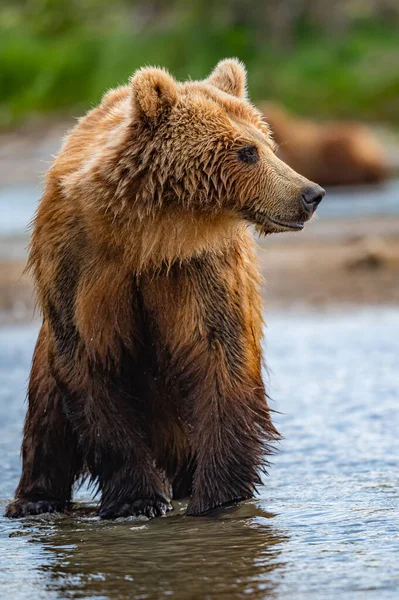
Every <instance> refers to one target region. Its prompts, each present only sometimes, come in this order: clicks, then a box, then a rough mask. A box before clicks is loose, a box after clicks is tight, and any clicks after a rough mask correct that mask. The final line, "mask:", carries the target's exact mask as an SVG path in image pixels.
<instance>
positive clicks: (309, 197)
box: [301, 183, 326, 213]
mask: <svg viewBox="0 0 399 600" xmlns="http://www.w3.org/2000/svg"><path fill="white" fill-rule="evenodd" d="M325 193H326V191H325V190H323V188H322V187H320V186H319V185H317V184H316V183H313V184H312V185H308V186H306V187H305V188H304V190H302V197H301V200H302V206H303V208H304V209H305V210H306V212H309V213H312V212H314V211H315V210H316V208H317V207H318V205H319V204H320V202H321V201H322V200H323V198H324V196H325Z"/></svg>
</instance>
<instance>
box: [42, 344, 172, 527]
mask: <svg viewBox="0 0 399 600" xmlns="http://www.w3.org/2000/svg"><path fill="white" fill-rule="evenodd" d="M79 344H80V345H79V349H78V351H77V352H76V353H75V356H74V360H73V361H69V360H68V361H66V360H65V359H63V358H61V357H56V359H55V360H54V363H53V373H54V376H55V377H56V379H57V382H58V385H59V388H60V389H61V390H62V394H63V403H64V409H65V413H66V414H67V416H68V419H69V421H70V423H71V425H72V428H73V430H74V432H75V434H76V437H77V438H78V440H79V447H80V450H81V452H82V455H83V460H84V464H85V467H86V469H87V470H88V472H89V474H90V478H91V480H92V481H93V482H94V483H97V484H98V487H99V491H100V493H101V502H100V507H99V516H100V517H101V518H103V519H116V518H118V517H128V516H141V515H143V516H146V517H157V516H161V515H164V514H165V513H166V512H167V511H168V510H171V508H172V507H171V504H170V501H169V497H168V496H169V490H168V482H165V481H164V480H163V477H162V475H161V473H160V472H159V471H158V470H157V468H156V466H155V463H154V457H153V455H152V453H151V450H150V448H149V446H148V443H147V439H146V435H145V432H144V430H143V427H142V417H141V410H142V409H141V405H140V401H139V399H138V398H137V395H136V393H135V380H136V378H137V365H136V364H135V362H134V361H132V360H131V359H130V358H129V357H125V358H124V359H123V360H124V361H126V362H125V364H119V365H118V367H115V366H114V365H112V364H111V365H102V364H101V363H100V361H97V362H96V364H93V363H92V359H91V357H90V356H88V355H87V354H86V351H85V347H84V346H83V344H81V343H80V342H79Z"/></svg>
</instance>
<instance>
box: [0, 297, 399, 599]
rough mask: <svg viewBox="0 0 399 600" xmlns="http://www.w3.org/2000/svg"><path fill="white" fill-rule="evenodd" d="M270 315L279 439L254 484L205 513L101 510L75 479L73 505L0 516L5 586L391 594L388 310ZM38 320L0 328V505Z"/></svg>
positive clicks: (394, 516)
mask: <svg viewBox="0 0 399 600" xmlns="http://www.w3.org/2000/svg"><path fill="white" fill-rule="evenodd" d="M268 320H269V327H268V331H267V357H268V363H269V367H270V373H269V375H268V376H267V377H268V380H269V391H270V393H271V396H272V398H273V403H272V407H273V409H275V410H276V411H278V412H276V414H275V416H274V419H275V422H276V423H277V425H278V428H279V430H280V431H281V433H282V434H283V435H284V440H283V441H282V442H281V444H280V452H279V454H277V455H276V456H275V457H274V459H273V465H272V467H271V469H270V474H269V477H268V478H267V479H266V481H265V485H264V487H262V488H261V489H260V495H259V497H258V498H256V499H254V500H252V501H248V502H244V503H242V504H240V505H239V506H237V507H232V508H226V509H221V510H219V511H217V512H216V513H215V514H213V515H212V516H207V517H203V518H193V517H191V518H189V517H185V516H184V515H183V509H184V504H181V505H180V504H176V505H175V510H174V511H173V512H172V513H170V514H169V515H168V516H166V517H163V518H160V519H156V520H152V521H145V520H122V521H120V522H111V523H110V522H101V521H99V520H98V519H97V518H96V517H95V516H92V515H91V514H90V511H89V510H86V508H87V507H88V506H89V503H90V495H89V493H88V491H87V490H80V492H78V494H77V496H76V498H77V499H78V501H79V504H78V507H79V508H78V509H77V512H76V515H74V516H73V517H71V516H60V517H54V516H51V517H49V516H48V517H44V516H42V517H35V518H30V519H25V520H20V521H10V520H7V519H5V518H4V517H2V516H1V517H0V597H1V598H7V599H8V598H10V599H11V598H12V599H13V600H25V599H32V598H34V599H35V600H40V599H46V600H47V599H52V598H56V599H61V598H65V599H66V598H80V599H82V598H97V599H101V600H108V599H109V600H121V599H128V598H129V599H144V598H150V599H157V598H164V597H165V598H166V597H171V598H178V599H190V598H193V599H196V598H198V599H201V598H204V599H213V598H221V599H226V600H227V599H234V598H247V597H249V598H254V599H263V598H275V599H281V600H283V599H284V600H287V599H304V600H305V599H306V600H307V599H309V598H315V599H319V598H327V599H328V598H340V599H342V600H346V599H350V598H367V600H371V599H373V600H374V599H376V600H377V599H384V598H387V599H388V598H389V599H392V600H393V599H396V598H398V597H399V489H398V473H399V470H398V466H399V464H398V463H399V443H398V425H399V418H398V395H399V393H398V388H399V362H398V356H399V310H397V309H389V308H375V309H374V308H373V309H368V310H365V311H362V312H359V311H356V312H354V311H353V310H352V312H328V313H307V314H301V315H298V314H287V315H280V316H279V315H269V319H268ZM36 333H37V325H36V324H32V325H30V326H28V327H23V328H16V327H13V328H8V329H6V328H3V329H1V330H0V499H1V503H0V504H1V506H0V512H1V514H3V512H4V508H5V505H6V502H7V501H8V500H9V499H10V498H11V497H12V494H13V491H14V488H15V486H16V484H17V481H18V477H19V473H20V460H19V446H20V441H21V427H22V422H23V417H24V412H25V406H24V393H25V385H26V378H27V376H28V371H29V363H30V359H31V353H32V347H33V344H34V340H35V335H36ZM91 506H93V505H92V504H91ZM85 507H86V508H85Z"/></svg>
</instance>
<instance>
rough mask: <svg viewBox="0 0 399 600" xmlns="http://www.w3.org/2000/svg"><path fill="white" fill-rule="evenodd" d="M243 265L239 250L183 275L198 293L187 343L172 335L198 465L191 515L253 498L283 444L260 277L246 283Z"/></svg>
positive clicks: (188, 310)
mask: <svg viewBox="0 0 399 600" xmlns="http://www.w3.org/2000/svg"><path fill="white" fill-rule="evenodd" d="M242 262H243V261H242V259H241V257H240V254H239V251H232V252H231V253H230V254H227V253H226V254H225V256H224V257H223V259H221V258H220V257H219V258H218V259H214V258H213V257H212V256H211V257H204V258H202V259H201V260H200V259H198V260H195V261H192V262H191V263H190V264H189V265H188V267H187V277H186V278H184V271H183V270H181V271H180V279H182V280H183V281H182V284H181V285H182V288H180V289H183V291H184V289H186V290H190V292H191V293H187V292H185V295H184V298H185V299H186V303H185V304H183V305H182V306H183V308H182V309H181V310H184V311H185V320H184V322H185V324H186V328H187V331H186V332H184V337H183V335H182V333H181V328H179V327H178V323H179V321H183V317H182V316H180V317H179V316H178V315H177V318H176V323H175V325H174V327H175V328H176V331H177V333H175V334H174V335H175V336H180V339H179V337H177V341H174V340H173V339H172V335H173V332H171V331H170V330H169V331H170V333H169V334H168V335H169V337H170V338H171V340H172V343H173V348H174V352H173V354H172V363H171V368H172V370H173V372H174V373H176V377H177V379H179V381H180V389H181V390H182V394H183V398H184V400H183V406H184V407H185V410H186V411H187V412H186V419H187V422H188V423H189V424H190V428H191V435H190V443H191V451H192V453H193V456H194V459H195V474H194V479H193V489H192V496H191V500H190V503H189V506H188V509H187V514H189V515H199V514H202V513H204V512H206V511H208V510H211V509H213V508H215V507H217V506H220V505H223V504H227V503H230V502H234V501H236V500H241V499H245V498H250V497H252V496H253V494H254V492H255V491H256V486H257V485H258V484H259V483H261V480H260V472H261V471H262V469H264V467H265V466H266V465H267V456H268V454H270V453H271V451H272V448H271V446H272V443H273V441H274V440H277V439H278V437H279V436H278V433H277V431H276V429H275V428H274V426H273V424H272V422H271V418H270V411H269V408H268V405H267V401H266V393H265V389H264V385H263V381H262V374H261V335H262V319H261V311H260V298H259V294H258V290H257V288H256V285H255V283H256V278H255V277H253V278H251V277H249V276H247V273H246V271H245V270H243V269H242ZM183 286H184V287H183ZM178 291H179V290H178ZM180 293H181V292H180ZM187 300H189V303H188V304H187ZM176 304H177V303H176ZM170 321H171V322H172V320H171V319H170ZM166 326H168V324H166ZM191 328H192V331H190V329H191Z"/></svg>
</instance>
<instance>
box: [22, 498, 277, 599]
mask: <svg viewBox="0 0 399 600" xmlns="http://www.w3.org/2000/svg"><path fill="white" fill-rule="evenodd" d="M175 511H176V509H175ZM271 516H272V515H270V514H267V513H264V512H263V511H262V510H261V508H260V507H259V505H258V503H257V502H256V501H252V502H247V503H245V504H242V505H240V506H237V507H233V508H228V509H221V510H219V511H218V512H217V513H215V515H214V516H212V517H204V518H202V517H201V518H193V517H191V518H187V517H183V515H182V510H181V509H180V510H179V509H177V512H175V513H173V514H170V515H168V516H167V517H165V518H161V519H156V520H152V521H145V520H143V521H138V520H135V521H129V520H123V521H120V522H114V523H109V522H102V521H99V520H98V519H97V518H91V519H90V518H82V519H78V520H76V518H75V519H71V518H70V517H66V518H61V519H57V520H54V521H53V522H52V524H51V525H50V524H49V525H48V527H45V528H41V529H40V532H38V533H39V535H37V537H36V536H34V538H33V540H34V541H35V542H39V543H40V544H43V546H44V547H45V548H46V549H47V551H48V552H49V553H50V554H51V555H55V560H53V556H52V557H51V558H50V557H49V558H50V560H49V561H48V565H47V566H45V567H41V569H42V570H44V571H45V572H46V574H47V576H48V575H50V581H48V580H47V581H48V583H47V588H48V591H49V592H51V591H53V592H57V597H65V596H67V597H68V598H71V597H72V598H74V597H79V598H81V597H96V598H98V597H102V598H107V599H108V598H109V599H110V600H113V599H116V598H118V599H122V598H159V597H161V596H168V595H171V596H173V598H184V599H186V598H214V597H216V596H217V598H226V599H228V598H232V597H234V598H241V597H246V596H247V595H250V596H251V598H256V599H258V598H259V599H261V598H264V597H265V595H267V597H273V596H274V594H273V590H274V585H275V584H274V583H273V580H272V578H271V572H272V571H274V570H275V569H279V568H281V566H282V565H281V562H280V558H279V557H280V550H279V548H280V546H281V544H282V543H283V542H284V540H285V539H286V536H283V535H282V534H281V533H278V532H277V531H276V530H275V529H274V527H273V525H272V520H271V519H270V517H271ZM46 579H47V578H46Z"/></svg>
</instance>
